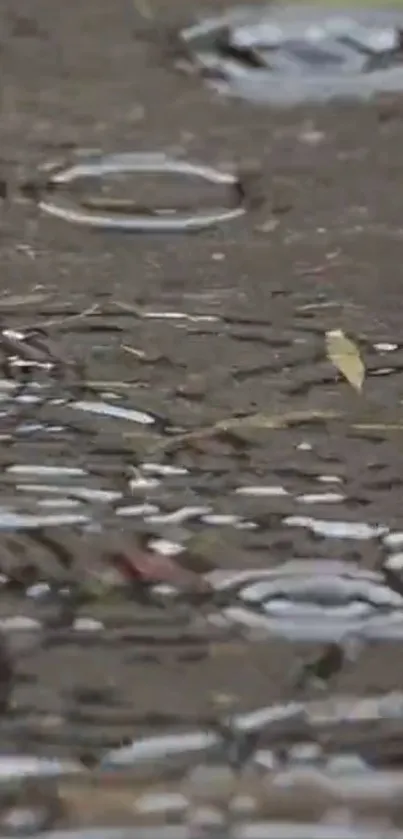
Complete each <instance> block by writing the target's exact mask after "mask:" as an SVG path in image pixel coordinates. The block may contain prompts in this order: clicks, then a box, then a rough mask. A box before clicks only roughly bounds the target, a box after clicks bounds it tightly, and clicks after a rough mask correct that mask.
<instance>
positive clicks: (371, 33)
mask: <svg viewBox="0 0 403 839" xmlns="http://www.w3.org/2000/svg"><path fill="white" fill-rule="evenodd" d="M402 22H403V16H402V13H401V12H400V11H399V10H398V9H397V8H395V9H388V8H386V9H382V8H379V9H362V8H361V9H360V8H359V7H358V8H356V9H350V8H348V9H347V8H345V9H343V8H337V7H333V8H332V7H331V8H330V9H329V8H327V9H325V10H323V9H321V8H320V6H304V5H298V6H297V5H289V6H287V5H285V6H284V5H280V4H278V5H274V6H273V5H272V6H268V7H264V6H256V7H255V8H254V7H253V6H251V7H248V6H247V5H244V6H243V7H240V8H235V9H233V10H232V11H229V12H226V13H225V14H224V15H222V16H221V17H217V18H214V17H208V18H206V19H205V20H203V21H202V22H200V23H195V24H194V25H193V26H189V27H187V28H185V29H182V31H181V33H180V40H181V43H182V45H183V48H184V50H185V51H186V52H188V53H189V55H190V56H191V57H192V58H193V60H194V61H195V64H196V66H197V67H198V69H199V71H200V72H201V73H202V75H204V76H206V77H207V78H208V79H209V80H210V81H211V83H212V85H213V86H214V87H215V89H216V90H218V91H219V92H220V93H226V94H229V95H230V96H236V97H237V98H243V99H248V100H249V101H252V102H255V103H259V104H263V103H265V104H271V105H276V106H279V105H280V106H295V105H297V104H298V105H299V104H301V103H303V102H326V101H329V100H334V99H336V98H355V99H360V98H361V99H368V98H371V97H372V96H374V95H376V94H379V93H391V92H399V91H401V90H402V85H403V67H402V40H401V30H402Z"/></svg>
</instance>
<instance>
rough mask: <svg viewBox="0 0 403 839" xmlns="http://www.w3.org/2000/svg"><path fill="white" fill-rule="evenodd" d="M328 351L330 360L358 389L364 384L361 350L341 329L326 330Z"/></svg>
mask: <svg viewBox="0 0 403 839" xmlns="http://www.w3.org/2000/svg"><path fill="white" fill-rule="evenodd" d="M326 353H327V357H328V359H329V361H331V363H332V364H333V365H334V366H335V367H336V368H337V370H338V371H339V372H340V373H342V375H343V376H344V378H345V379H347V381H348V382H349V383H350V385H352V387H354V388H355V389H356V390H361V389H362V386H363V384H364V378H365V367H364V363H363V361H362V359H361V356H360V351H359V349H358V347H357V346H356V344H354V342H353V341H350V338H347V336H346V335H345V334H344V332H342V330H341V329H331V330H330V331H329V332H326Z"/></svg>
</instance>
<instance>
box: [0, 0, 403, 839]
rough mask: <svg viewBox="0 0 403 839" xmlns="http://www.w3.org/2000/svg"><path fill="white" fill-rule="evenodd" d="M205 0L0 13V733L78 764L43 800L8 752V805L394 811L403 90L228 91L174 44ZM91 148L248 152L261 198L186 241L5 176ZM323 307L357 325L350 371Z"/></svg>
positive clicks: (229, 823)
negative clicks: (332, 94)
mask: <svg viewBox="0 0 403 839" xmlns="http://www.w3.org/2000/svg"><path fill="white" fill-rule="evenodd" d="M219 5H220V4H215V8H218V6H219ZM197 11H199V8H198V10H197ZM210 11H211V10H210ZM191 19H192V9H191V8H189V9H186V13H185V12H184V7H183V4H182V3H180V2H179V0H178V2H172V0H171V2H169V3H163V2H162V1H161V2H159V3H153V4H152V6H150V7H148V6H144V8H143V7H141V8H140V7H139V8H136V7H135V6H133V5H132V4H130V3H128V2H127V3H126V2H123V0H119V2H117V3H114V4H110V3H107V2H104V0H93V2H91V3H87V4H84V3H81V2H77V0H72V2H70V3H68V4H64V5H63V4H54V3H52V2H51V1H50V0H35V2H34V3H32V0H30V2H24V0H22V2H20V3H19V4H18V8H17V6H16V5H15V4H12V3H11V2H8V3H3V4H2V7H1V10H0V31H1V32H2V43H1V67H2V119H1V121H0V135H1V167H0V168H1V177H2V179H3V181H2V182H3V193H4V198H3V201H2V206H1V233H0V236H1V238H0V247H1V291H2V295H3V296H1V297H0V315H1V326H2V329H3V332H2V336H1V341H0V348H1V352H2V360H3V363H2V378H1V380H0V396H1V401H2V405H1V407H2V411H1V415H0V438H1V442H0V458H1V467H2V469H1V493H0V507H1V509H0V529H1V534H0V541H1V551H0V567H1V573H2V576H1V589H0V619H1V621H2V627H3V631H4V635H5V642H6V643H7V645H8V647H9V657H8V654H6V653H5V654H4V661H3V663H2V664H1V668H0V670H1V673H0V675H1V676H2V685H3V691H2V716H1V719H0V746H1V748H2V750H3V752H4V753H10V752H11V753H17V754H30V755H36V756H38V757H42V758H44V757H52V758H60V759H61V758H63V759H66V760H68V759H72V760H74V761H76V762H77V761H78V763H75V764H74V765H73V766H72V767H70V769H74V770H78V769H80V771H81V772H82V773H83V777H81V775H80V778H79V782H77V780H75V777H74V773H73V777H70V771H69V767H68V766H65V767H63V766H62V767H59V769H61V771H62V775H63V779H62V780H61V781H60V785H59V790H58V796H59V798H58V796H57V790H56V788H55V786H54V784H53V783H51V782H50V781H49V780H46V781H43V782H41V783H40V784H39V786H36V781H35V784H34V786H33V787H32V786H30V785H29V784H28V786H24V787H23V788H20V787H19V786H18V788H17V790H16V789H15V785H14V782H11V780H10V777H11V775H12V771H13V770H12V766H11V763H10V760H9V762H8V763H6V762H5V763H4V767H5V768H4V775H5V778H6V780H5V782H4V783H5V787H4V794H3V792H1V796H2V802H3V803H2V810H1V813H2V821H1V824H2V829H3V830H4V832H8V833H9V832H13V831H14V833H15V832H17V833H19V832H21V830H25V831H27V830H29V829H30V830H35V829H36V828H39V829H42V828H46V827H49V826H51V825H55V824H58V825H59V826H60V825H62V826H72V827H75V826H77V825H78V826H80V825H81V826H88V825H98V826H102V825H109V826H120V825H122V824H123V825H129V826H130V825H146V826H147V825H148V826H150V825H151V827H150V830H151V831H152V835H153V836H157V837H159V836H160V833H158V832H156V827H155V825H156V824H165V825H167V824H171V825H172V824H173V825H174V826H173V827H172V826H170V827H166V832H164V830H165V828H164V830H162V828H161V831H162V832H161V837H162V836H164V837H165V835H166V836H167V837H168V834H169V836H171V833H172V831H174V833H172V836H173V835H175V836H182V835H183V836H186V837H188V836H193V835H200V831H201V830H202V827H203V825H204V827H205V829H206V831H207V832H206V833H203V835H220V836H224V835H226V836H227V835H231V836H245V837H246V836H250V837H252V836H255V837H260V836H262V837H273V838H274V837H280V836H281V837H283V836H284V837H287V839H288V837H297V839H302V837H303V836H306V835H309V837H310V839H311V838H312V837H313V836H316V835H317V836H320V837H321V839H323V837H324V836H326V837H329V839H330V837H332V838H333V837H336V836H337V837H346V839H350V837H353V836H354V837H356V836H357V837H358V836H367V835H368V836H372V835H375V834H373V833H372V832H371V831H370V829H369V828H368V829H367V827H366V825H367V824H368V819H370V818H371V819H372V820H374V819H375V820H376V821H375V822H374V821H373V823H375V825H376V826H377V825H379V824H381V825H382V829H383V830H384V831H385V834H382V835H385V836H386V835H389V834H386V826H387V825H389V824H390V823H391V822H392V823H394V824H395V825H399V826H401V825H402V822H403V814H402V809H401V804H400V803H399V802H400V799H401V788H402V784H403V779H402V774H401V773H402V769H401V762H402V748H403V747H402V742H403V740H402V735H403V710H402V708H403V705H402V697H403V693H401V692H402V691H403V676H402V668H401V666H400V663H401V644H402V639H403V629H402V615H403V608H402V607H403V599H402V594H401V592H402V587H403V582H402V583H401V582H400V574H399V569H400V566H401V564H402V563H401V554H400V549H401V545H402V543H403V535H402V532H401V531H402V530H403V522H402V503H401V492H402V484H403V479H402V464H403V435H402V427H403V426H402V413H403V406H402V404H401V400H402V393H403V328H402V324H401V312H402V309H401V265H402V253H403V250H402V249H403V226H402V198H401V186H402V184H403V168H402V160H401V138H402V126H403V99H402V98H397V97H396V98H393V97H388V98H383V99H380V100H377V101H376V102H374V103H372V104H367V105H365V106H364V105H362V106H360V105H358V104H355V103H349V104H332V105H329V106H322V107H318V108H314V107H300V108H298V109H293V110H280V111H274V110H270V109H267V108H257V107H254V106H248V105H247V104H246V103H238V102H235V101H226V100H224V99H220V98H219V97H217V96H216V95H214V94H213V93H212V92H211V90H209V89H208V88H207V87H206V86H204V85H203V83H202V81H201V80H200V78H198V76H197V75H196V74H193V75H191V74H189V73H181V72H178V70H177V68H176V69H175V68H174V67H173V64H174V63H175V61H174V59H173V55H172V50H171V49H170V48H168V47H167V44H166V42H165V40H164V38H163V37H162V36H163V33H164V30H165V28H168V29H171V28H172V27H174V26H175V25H177V24H179V23H181V24H184V23H187V22H189V20H191ZM82 148H86V149H101V150H103V151H105V152H111V151H116V150H119V151H133V150H138V151H149V150H152V151H162V152H165V153H168V154H171V155H182V156H188V157H189V158H191V159H196V160H200V161H202V162H204V163H206V164H209V165H211V166H214V167H219V168H222V169H224V170H225V169H226V168H227V167H231V166H232V167H235V168H237V167H239V166H242V167H244V165H245V164H247V167H249V170H250V166H251V164H252V168H254V170H256V169H258V170H259V171H260V175H259V178H256V177H254V179H253V190H255V189H256V190H257V193H258V195H259V199H262V198H263V201H262V200H259V201H258V202H256V201H252V202H250V203H251V205H252V206H251V207H250V208H248V212H247V213H246V215H245V216H244V217H243V218H240V219H238V220H235V221H233V222H231V223H228V224H226V225H221V226H219V227H218V228H217V229H216V230H211V231H206V232H204V233H201V234H199V235H193V236H186V235H183V236H181V235H178V236H168V235H164V236H163V235H157V236H154V235H152V236H138V235H130V234H128V235H123V234H119V233H113V234H112V233H106V232H105V231H98V232H94V231H88V230H87V229H85V228H83V227H79V226H74V225H70V224H69V223H67V222H63V221H60V220H57V219H53V218H49V217H48V216H46V215H45V214H43V213H40V211H39V210H38V208H37V206H36V204H35V203H34V202H33V201H32V200H31V199H30V198H29V197H27V195H25V196H24V195H23V194H22V193H21V190H20V188H19V186H20V185H21V184H22V183H24V182H25V181H27V180H29V179H31V178H32V177H33V174H34V173H35V169H36V167H37V166H38V165H39V164H41V163H43V162H44V161H46V160H48V159H49V158H50V159H55V158H58V159H59V158H60V159H62V160H63V159H65V157H66V154H67V155H69V154H71V153H72V152H74V150H75V149H82ZM132 183H133V184H135V183H136V182H135V180H133V182H132ZM6 185H7V188H6ZM136 188H137V187H136ZM142 188H143V187H142ZM144 188H145V187H144ZM145 189H146V188H145ZM148 189H149V190H150V187H149V185H148ZM155 189H157V187H155ZM154 197H155V196H154ZM144 200H149V195H148V196H146V198H145V199H144ZM333 329H342V330H343V331H344V332H345V333H346V334H349V335H351V337H352V338H354V341H355V342H356V343H357V345H359V346H360V349H361V352H362V357H363V359H364V360H365V366H366V381H365V385H364V389H363V392H362V393H360V394H358V393H356V392H355V391H354V389H353V388H352V387H350V385H349V384H348V383H347V382H345V381H344V380H343V379H342V377H341V376H338V374H337V371H336V370H335V368H334V367H333V366H332V365H331V364H330V363H329V360H328V359H327V357H326V351H325V334H326V332H328V331H329V330H333ZM35 330H36V331H35ZM38 330H39V331H38ZM251 417H252V419H251ZM234 418H235V419H236V421H234ZM240 418H241V421H239V419H240ZM245 418H246V419H245ZM200 429H203V431H202V433H200ZM190 432H197V433H195V434H192V433H190ZM312 561H315V562H314V563H313V564H312ZM290 563H291V565H290ZM218 572H225V574H224V573H222V574H221V575H220V574H219V573H218ZM236 572H237V573H236ZM238 572H248V575H247V576H246V577H242V578H241V579H238ZM258 572H259V573H258ZM268 572H270V573H268ZM364 700H365V701H364ZM294 702H295V703H298V704H297V705H294V704H292V703H294ZM259 709H264V713H263V715H261V716H260V717H259V718H256V719H255V718H254V717H248V716H244V715H247V714H248V713H249V712H250V713H251V712H253V711H257V710H259ZM189 731H190V732H195V731H196V735H195V738H193V740H192V739H191V738H190V740H189V738H186V737H184V740H180V739H178V738H179V735H180V734H186V733H187V732H189ZM172 734H174V735H175V737H174V739H173V740H172V738H171V739H170V740H168V741H165V740H162V739H161V738H162V737H164V736H165V735H167V736H168V735H172ZM152 736H155V737H157V738H158V739H157V740H156V741H151V740H147V741H144V744H143V746H141V744H139V742H137V741H138V740H139V738H140V737H152ZM133 741H136V743H137V746H136V747H135V748H134V749H133V750H130V749H129V752H121V751H118V752H116V751H115V750H116V749H118V750H119V748H120V747H123V746H126V745H130V744H131V743H133ZM136 748H137V751H136ZM141 749H143V751H141ZM110 750H112V752H111V751H110ZM172 750H174V751H175V755H174V756H172ZM343 761H344V763H343ZM116 764H118V765H119V766H120V769H119V771H115V769H116ZM100 765H101V767H102V769H100V768H99V767H100ZM38 766H39V765H38ZM44 766H45V765H44V764H40V766H39V768H38V767H36V766H35V765H34V766H32V765H29V766H28V768H27V766H26V767H25V770H24V767H23V765H22V764H19V770H18V771H19V772H24V771H25V772H32V773H33V775H34V777H36V776H37V774H38V772H42V771H43V772H45V768H46V767H45V768H44ZM52 766H53V768H54V764H52ZM0 767H2V763H1V761H0ZM41 767H42V768H41ZM94 767H95V768H94ZM111 767H112V768H113V767H114V771H113V772H112V770H111ZM56 769H57V767H56ZM375 770H376V771H375ZM1 772H2V773H3V769H1ZM38 783H39V782H38ZM10 786H11V788H12V789H11V791H10ZM20 795H21V796H22V798H21V799H20V798H19V796H20ZM33 800H35V807H34V806H33V804H32V802H33ZM38 802H39V803H38ZM17 804H19V806H17ZM33 812H34V815H32V813H33ZM270 820H271V821H272V822H273V823H271V824H270V825H269V824H268V822H269V821H270ZM177 822H180V823H181V825H182V827H181V829H180V830H179V828H178V827H177V826H175V825H176V823H177ZM356 822H357V823H359V824H360V825H361V826H360V827H359V828H358V827H354V825H355V824H356ZM303 823H305V825H306V827H305V828H304V827H303V826H302V825H303ZM313 824H314V825H315V827H314V826H313ZM298 825H299V827H298ZM139 831H140V828H139ZM208 831H210V833H209V832H208ZM214 831H215V832H214ZM217 831H221V833H218V832H217ZM231 831H232V832H231ZM315 831H316V832H315ZM360 831H362V832H360ZM96 835H97V836H98V835H100V831H98V832H97V834H96ZM107 835H112V834H111V831H109V832H108V834H107ZM120 835H121V834H119V836H120ZM122 835H123V834H122ZM125 835H126V834H125ZM128 835H129V834H128ZM137 835H138V836H140V835H141V836H145V835H146V833H144V832H139V833H136V832H134V831H133V830H132V829H131V831H130V836H134V837H136V836H137ZM148 835H151V834H148V833H147V836H148ZM376 835H379V834H378V833H377V834H376ZM394 835H395V834H394ZM399 835H400V834H399Z"/></svg>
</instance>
